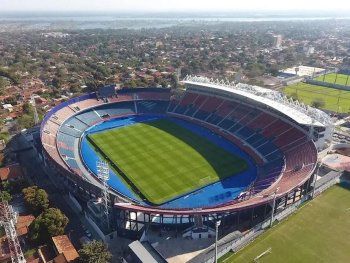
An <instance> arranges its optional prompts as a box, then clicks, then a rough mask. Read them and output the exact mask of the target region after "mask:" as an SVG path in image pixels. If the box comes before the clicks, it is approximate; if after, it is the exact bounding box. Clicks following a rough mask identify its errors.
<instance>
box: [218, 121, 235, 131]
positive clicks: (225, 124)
mask: <svg viewBox="0 0 350 263" xmlns="http://www.w3.org/2000/svg"><path fill="white" fill-rule="evenodd" d="M233 124H235V122H234V121H233V120H229V119H225V120H223V121H222V122H220V123H219V127H221V128H223V129H225V130H228V129H229V128H230V127H231V126H232V125H233Z"/></svg>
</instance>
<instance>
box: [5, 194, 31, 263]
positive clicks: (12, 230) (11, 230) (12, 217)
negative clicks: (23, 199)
mask: <svg viewBox="0 0 350 263" xmlns="http://www.w3.org/2000/svg"><path fill="white" fill-rule="evenodd" d="M16 222H17V214H16V213H15V212H14V211H13V209H12V206H10V205H8V203H7V202H5V201H2V202H0V226H2V227H4V229H5V233H6V237H7V242H8V244H9V250H10V255H11V261H12V263H26V260H25V258H24V255H23V252H22V249H21V246H20V244H19V241H18V238H17V232H16V226H15V225H16Z"/></svg>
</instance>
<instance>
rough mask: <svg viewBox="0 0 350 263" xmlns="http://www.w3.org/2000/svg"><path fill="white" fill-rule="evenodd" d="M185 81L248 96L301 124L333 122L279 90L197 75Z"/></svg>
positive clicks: (321, 113) (323, 124) (324, 114)
mask: <svg viewBox="0 0 350 263" xmlns="http://www.w3.org/2000/svg"><path fill="white" fill-rule="evenodd" d="M183 82H184V83H185V84H189V85H191V84H192V85H196V86H201V87H203V88H212V89H216V90H220V91H226V92H230V93H234V94H237V95H240V96H244V97H247V98H249V99H252V100H255V101H257V102H260V103H263V104H265V105H267V106H269V107H270V108H273V109H275V110H277V111H279V112H281V113H283V114H284V115H286V116H288V117H289V118H291V119H293V120H294V121H296V122H297V123H299V124H301V125H314V126H325V125H330V124H331V119H330V117H329V116H328V115H327V114H326V113H324V112H323V111H320V110H318V109H315V108H312V107H310V106H307V105H305V104H303V103H300V102H299V101H296V100H293V99H291V98H290V99H289V98H287V97H286V96H285V95H283V94H282V93H280V92H278V91H274V90H270V89H265V88H262V87H258V86H252V85H248V84H243V83H238V84H235V83H230V82H225V81H219V80H212V79H209V78H206V77H196V76H194V77H193V76H187V77H186V78H185V79H184V81H183Z"/></svg>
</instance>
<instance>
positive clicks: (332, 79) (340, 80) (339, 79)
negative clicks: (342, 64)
mask: <svg viewBox="0 0 350 263" xmlns="http://www.w3.org/2000/svg"><path fill="white" fill-rule="evenodd" d="M316 80H319V81H324V82H329V83H335V84H339V85H344V86H350V77H349V76H348V75H344V74H336V73H329V74H326V75H322V76H319V77H317V78H316Z"/></svg>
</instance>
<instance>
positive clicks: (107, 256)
mask: <svg viewBox="0 0 350 263" xmlns="http://www.w3.org/2000/svg"><path fill="white" fill-rule="evenodd" d="M79 255H80V257H79V262H81V263H107V262H110V260H111V259H112V254H111V253H110V252H109V251H108V250H107V247H106V246H105V244H103V243H102V242H101V241H97V240H94V241H92V242H90V243H87V244H85V245H83V248H82V249H80V250H79Z"/></svg>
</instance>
